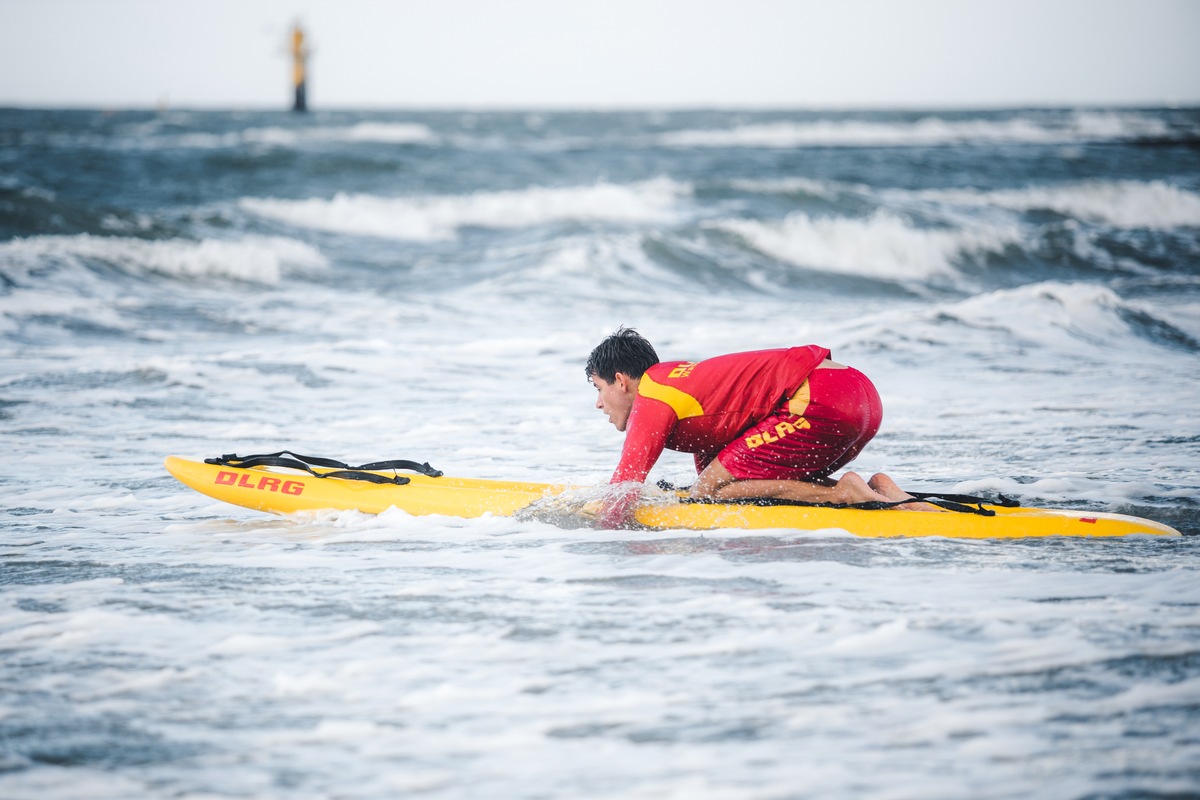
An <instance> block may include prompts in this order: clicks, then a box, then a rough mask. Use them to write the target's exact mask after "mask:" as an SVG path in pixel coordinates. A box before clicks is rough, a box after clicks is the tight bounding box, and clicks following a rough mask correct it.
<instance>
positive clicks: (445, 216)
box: [240, 178, 691, 241]
mask: <svg viewBox="0 0 1200 800" xmlns="http://www.w3.org/2000/svg"><path fill="white" fill-rule="evenodd" d="M690 191H691V190H690V188H689V187H687V186H686V185H685V184H681V183H677V182H675V181H672V180H669V179H666V178H660V179H656V180H651V181H645V182H643V183H638V184H629V185H617V184H612V183H603V182H601V183H596V184H594V185H592V186H575V187H564V188H548V187H532V188H529V189H520V190H514V191H498V192H475V193H473V194H467V195H435V196H430V195H426V196H419V197H379V196H375V195H363V194H340V193H339V194H337V195H335V196H334V197H333V198H332V199H330V200H322V199H316V198H312V199H308V200H276V199H265V198H244V199H242V200H241V201H240V205H241V207H242V208H243V209H245V210H246V211H249V212H251V213H253V214H257V215H259V216H263V217H268V218H270V219H275V220H278V221H281V222H285V223H287V224H289V225H296V226H300V227H304V228H312V229H316V230H322V231H329V232H334V233H348V234H355V235H364V236H378V237H383V238H389V239H409V240H416V241H435V240H439V239H452V238H454V236H455V235H456V234H457V231H458V230H459V229H460V228H463V227H470V226H474V227H482V228H523V227H532V226H535V225H541V224H545V223H550V222H561V221H566V220H576V221H600V222H618V223H635V222H644V223H651V224H653V223H663V222H670V221H672V220H674V219H676V217H677V213H678V212H677V204H678V201H679V200H680V199H681V198H682V197H684V196H686V195H688V194H689V193H690Z"/></svg>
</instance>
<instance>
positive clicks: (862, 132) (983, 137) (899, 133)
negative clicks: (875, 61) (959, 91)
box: [658, 112, 1171, 148]
mask: <svg viewBox="0 0 1200 800" xmlns="http://www.w3.org/2000/svg"><path fill="white" fill-rule="evenodd" d="M1170 134H1171V131H1170V129H1169V128H1168V127H1167V125H1166V124H1165V123H1164V122H1163V121H1162V120H1161V119H1158V118H1155V117H1150V116H1146V115H1142V114H1136V113H1121V112H1076V113H1073V114H1070V115H1068V116H1066V117H1064V118H1060V119H1056V118H1048V119H1043V118H1037V117H1013V118H1010V119H997V120H993V119H945V118H942V117H937V116H927V117H922V118H921V119H918V120H915V121H912V122H873V121H868V120H861V119H843V120H838V119H824V120H814V121H812V122H795V121H781V122H768V123H759V124H749V125H739V126H736V127H732V128H717V129H693V130H682V131H673V132H669V133H664V134H662V135H661V136H660V137H659V140H658V141H659V143H660V144H662V145H665V146H667V147H765V148H791V147H920V146H930V145H948V144H972V143H980V144H984V143H986V144H994V143H1005V142H1012V143H1019V144H1054V143H1059V142H1061V143H1069V142H1080V141H1108V140H1125V139H1140V138H1164V137H1169V136H1170Z"/></svg>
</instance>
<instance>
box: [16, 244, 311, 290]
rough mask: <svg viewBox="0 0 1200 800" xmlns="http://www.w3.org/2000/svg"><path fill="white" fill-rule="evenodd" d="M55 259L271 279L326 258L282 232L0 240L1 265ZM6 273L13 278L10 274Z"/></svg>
mask: <svg viewBox="0 0 1200 800" xmlns="http://www.w3.org/2000/svg"><path fill="white" fill-rule="evenodd" d="M54 261H70V262H79V261H97V262H101V263H104V264H109V265H111V266H113V267H116V268H118V269H121V270H123V271H125V272H129V273H134V274H138V273H153V274H157V275H166V276H168V277H173V278H189V279H195V278H232V279H234V280H240V281H250V282H256V283H274V282H276V281H278V280H279V278H280V277H281V275H282V274H283V272H284V269H285V268H287V267H293V268H299V269H317V268H323V267H325V266H326V265H327V264H328V261H327V259H326V258H325V256H324V255H322V254H321V252H320V251H318V250H316V249H315V248H313V247H311V246H309V245H307V244H304V243H303V242H297V241H295V240H293V239H285V238H282V237H268V236H261V237H247V238H245V239H241V240H238V241H222V240H217V239H204V240H201V241H188V240H182V239H170V240H162V241H149V240H146V239H136V238H132V237H117V236H113V237H106V236H92V235H90V234H79V235H77V236H34V237H30V238H26V239H14V240H12V241H9V242H5V243H3V244H0V264H3V265H4V268H5V271H7V270H9V269H15V270H16V269H23V271H25V272H28V270H29V269H31V268H34V267H36V266H38V265H44V264H45V263H47V262H50V263H53V262H54ZM10 277H17V276H15V275H10Z"/></svg>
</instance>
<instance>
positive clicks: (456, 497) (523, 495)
mask: <svg viewBox="0 0 1200 800" xmlns="http://www.w3.org/2000/svg"><path fill="white" fill-rule="evenodd" d="M166 467H167V471H168V472H170V473H171V474H172V475H174V476H175V477H176V478H177V479H179V481H180V482H182V483H183V484H185V485H186V486H190V487H191V488H193V489H195V490H196V491H198V492H201V493H202V494H206V495H208V496H209V497H214V498H216V499H217V500H221V501H224V502H226V503H232V504H234V505H238V506H244V507H246V508H252V509H256V510H258V511H268V512H271V513H274V514H292V513H295V512H298V511H319V510H324V509H336V510H356V511H361V512H364V513H367V514H378V513H381V512H383V511H386V510H388V509H389V508H393V507H395V508H398V509H400V510H402V511H405V512H407V513H409V514H414V515H425V514H441V515H445V516H451V517H480V516H484V515H485V514H493V515H496V516H512V515H513V514H516V513H517V512H518V511H520V510H521V509H523V508H526V507H527V506H529V505H530V504H531V503H533V502H535V501H538V500H542V499H544V498H547V497H552V496H554V495H556V494H559V493H561V492H563V491H565V490H566V489H568V488H570V487H567V486H561V485H554V484H547V483H527V482H517V481H495V480H476V479H470V478H448V477H439V478H430V477H426V476H424V475H406V476H405V477H407V478H409V483H407V484H404V485H402V486H397V485H395V484H391V483H388V484H376V483H369V482H365V481H355V480H343V479H339V478H317V477H314V476H312V475H308V474H305V473H300V472H297V471H294V470H287V469H279V468H272V467H255V468H251V469H242V468H235V467H226V466H218V465H214V464H205V463H204V462H201V461H192V460H190V459H185V458H180V457H178V456H169V457H168V458H167V459H166ZM380 474H386V475H390V473H380ZM989 508H991V509H992V510H994V511H995V512H996V515H995V516H991V517H985V516H981V515H978V514H965V513H957V512H952V511H944V512H922V511H906V510H900V509H889V510H885V511H865V510H860V509H852V508H818V507H812V506H754V505H742V504H722V503H711V504H710V503H678V504H675V503H671V504H666V505H644V506H641V507H640V508H639V509H638V510H637V512H636V519H637V521H638V522H639V523H640V524H642V525H645V526H646V527H648V528H654V529H660V530H669V529H688V530H712V529H719V528H747V529H755V528H760V529H790V530H803V531H817V530H843V531H847V532H849V533H852V534H854V535H855V536H864V537H869V538H888V537H901V536H944V537H947V538H952V539H1020V538H1026V537H1037V536H1130V535H1136V534H1140V535H1147V536H1179V535H1180V533H1179V531H1177V530H1175V529H1174V528H1171V527H1169V526H1167V525H1163V524H1161V523H1159V522H1154V521H1152V520H1147V519H1141V518H1139V517H1130V516H1125V515H1122V514H1106V513H1099V512H1091V511H1088V512H1083V511H1067V510H1059V509H1044V508H1004V507H1002V506H989Z"/></svg>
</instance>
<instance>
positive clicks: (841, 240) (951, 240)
mask: <svg viewBox="0 0 1200 800" xmlns="http://www.w3.org/2000/svg"><path fill="white" fill-rule="evenodd" d="M714 226H715V227H717V228H720V229H723V230H726V231H730V232H732V233H735V234H737V235H738V236H741V237H742V238H743V239H744V240H745V241H746V243H747V244H748V245H750V246H751V247H753V248H754V249H756V250H759V251H760V252H762V253H764V254H766V255H768V256H771V257H772V258H777V259H780V260H782V261H785V262H787V263H790V264H795V265H796V266H800V267H806V268H809V269H815V270H821V271H825V272H834V273H839V274H844V275H860V276H864V277H872V278H884V279H890V280H897V281H909V280H920V279H924V278H930V277H935V276H948V275H951V274H954V273H955V271H956V269H955V260H956V259H958V258H960V257H962V256H964V255H968V254H980V253H985V252H995V251H999V250H1002V249H1003V248H1004V247H1006V246H1008V245H1010V244H1016V243H1018V242H1020V232H1019V231H1018V230H1017V229H1016V228H1015V227H1012V228H979V229H976V230H964V229H957V230H951V229H928V228H917V227H914V226H912V225H910V224H909V223H908V222H906V221H905V220H903V219H901V218H900V217H898V216H896V215H894V214H890V213H888V212H886V211H879V212H876V213H875V214H874V215H872V216H870V217H868V218H866V219H851V218H849V217H817V218H813V217H810V216H808V215H807V214H805V213H803V212H796V213H793V214H790V215H788V216H787V217H786V218H785V219H783V220H782V221H780V222H774V223H764V222H758V221H756V220H724V221H721V222H718V223H714Z"/></svg>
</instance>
